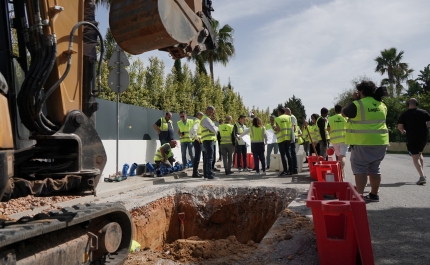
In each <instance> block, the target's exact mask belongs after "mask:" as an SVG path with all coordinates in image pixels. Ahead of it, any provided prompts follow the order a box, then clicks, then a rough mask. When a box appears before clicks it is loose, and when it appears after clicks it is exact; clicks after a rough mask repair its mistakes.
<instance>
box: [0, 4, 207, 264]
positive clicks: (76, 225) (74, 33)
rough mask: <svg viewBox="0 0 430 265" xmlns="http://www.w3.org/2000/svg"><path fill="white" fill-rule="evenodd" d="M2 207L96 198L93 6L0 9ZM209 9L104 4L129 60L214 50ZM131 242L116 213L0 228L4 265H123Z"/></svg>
mask: <svg viewBox="0 0 430 265" xmlns="http://www.w3.org/2000/svg"><path fill="white" fill-rule="evenodd" d="M0 2H1V3H0V198H1V200H2V201H8V200H10V199H14V198H19V197H23V196H27V195H34V196H50V195H95V194H96V191H97V184H98V183H99V181H100V177H101V174H102V172H103V169H104V166H105V164H106V161H107V157H106V153H105V150H104V147H103V144H102V141H101V140H100V137H99V136H98V134H97V131H96V129H95V125H94V116H95V113H96V111H97V110H98V104H97V102H96V100H95V99H96V98H97V96H98V95H99V94H100V92H101V89H102V88H101V86H100V84H101V82H100V72H101V65H102V64H101V58H103V53H104V47H103V40H102V35H101V34H100V32H99V30H98V28H97V22H96V18H95V2H94V0H7V1H6V0H2V1H0ZM211 11H213V8H212V2H211V1H210V0H133V1H131V0H111V1H110V11H109V24H110V25H109V26H110V30H111V32H112V35H113V36H114V38H115V40H116V42H117V44H118V45H119V46H120V47H121V48H122V49H123V50H124V51H126V52H128V53H130V54H141V53H143V52H146V51H151V50H160V51H165V52H168V53H169V54H170V55H171V57H172V58H173V59H179V58H183V57H187V56H193V55H197V54H199V53H201V52H202V51H205V50H210V49H215V48H216V43H215V35H214V32H213V30H212V26H211V23H212V21H211V20H212V18H211ZM132 236H133V225H132V220H131V217H130V214H129V212H128V211H127V210H126V209H125V207H124V206H122V205H120V204H115V203H111V204H85V205H76V206H73V207H67V208H63V209H61V210H55V211H51V212H49V213H39V214H36V215H34V216H32V217H23V218H21V219H20V220H18V221H8V220H4V219H0V265H2V264H31V265H36V264H41V265H42V264H43V265H47V264H53V265H54V264H122V263H123V262H124V261H125V259H126V258H127V255H128V252H129V248H130V244H131V241H132Z"/></svg>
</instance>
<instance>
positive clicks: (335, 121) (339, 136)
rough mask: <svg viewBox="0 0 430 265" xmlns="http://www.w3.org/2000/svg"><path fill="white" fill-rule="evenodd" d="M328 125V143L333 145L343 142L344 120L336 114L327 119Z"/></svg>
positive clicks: (344, 132)
mask: <svg viewBox="0 0 430 265" xmlns="http://www.w3.org/2000/svg"><path fill="white" fill-rule="evenodd" d="M328 123H329V125H330V131H329V135H330V141H331V143H333V144H339V143H344V142H345V134H346V119H345V118H344V117H343V116H342V115H341V114H336V115H333V116H331V117H329V118H328Z"/></svg>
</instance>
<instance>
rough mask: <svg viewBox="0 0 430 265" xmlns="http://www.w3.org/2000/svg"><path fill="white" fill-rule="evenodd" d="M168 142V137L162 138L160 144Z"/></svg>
mask: <svg viewBox="0 0 430 265" xmlns="http://www.w3.org/2000/svg"><path fill="white" fill-rule="evenodd" d="M167 143H170V140H168V139H161V140H160V144H161V145H163V144H167Z"/></svg>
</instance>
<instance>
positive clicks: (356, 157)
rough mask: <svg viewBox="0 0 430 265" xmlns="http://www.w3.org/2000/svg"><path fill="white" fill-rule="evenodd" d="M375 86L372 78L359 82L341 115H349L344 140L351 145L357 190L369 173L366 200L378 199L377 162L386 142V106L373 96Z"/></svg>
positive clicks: (365, 182) (380, 158) (383, 151)
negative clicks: (369, 188) (368, 190)
mask: <svg viewBox="0 0 430 265" xmlns="http://www.w3.org/2000/svg"><path fill="white" fill-rule="evenodd" d="M375 90H376V86H375V84H374V83H373V82H372V81H363V82H361V83H360V84H358V85H357V91H356V92H354V94H353V100H354V101H353V102H352V103H350V104H349V105H348V106H346V107H345V108H344V109H343V110H342V115H343V116H345V117H348V118H349V120H348V123H347V129H346V144H349V145H351V146H352V148H351V158H350V162H351V168H352V173H354V175H355V185H356V187H357V192H358V193H360V194H363V193H364V188H365V187H366V184H367V176H369V181H370V187H371V190H370V193H369V194H368V195H366V196H364V199H365V200H366V201H368V202H379V195H378V191H379V186H380V184H381V170H380V167H379V166H380V164H381V161H382V160H383V159H384V157H385V153H386V149H387V145H388V129H387V125H386V124H385V120H386V117H387V106H385V104H384V103H383V102H381V101H378V100H376V99H374V98H373V94H374V93H375Z"/></svg>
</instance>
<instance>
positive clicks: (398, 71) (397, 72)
mask: <svg viewBox="0 0 430 265" xmlns="http://www.w3.org/2000/svg"><path fill="white" fill-rule="evenodd" d="M403 54H404V52H403V51H400V52H399V53H397V49H396V48H394V47H393V48H390V49H388V50H387V49H385V50H383V51H381V55H380V56H378V57H376V58H375V62H376V68H375V72H379V73H380V74H381V75H384V74H385V73H387V75H388V78H386V79H384V80H383V81H382V84H388V86H387V89H388V91H389V93H390V95H391V96H394V90H395V89H396V95H397V96H399V95H400V92H401V89H400V86H398V87H396V76H397V77H399V80H400V82H401V81H403V80H404V79H403V80H402V77H403V76H404V74H406V73H407V71H408V68H409V66H408V64H407V63H403V62H401V61H402V59H403ZM399 89H400V91H398V90H399Z"/></svg>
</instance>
